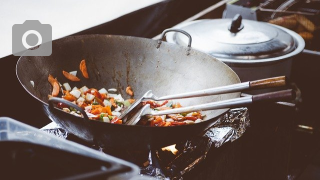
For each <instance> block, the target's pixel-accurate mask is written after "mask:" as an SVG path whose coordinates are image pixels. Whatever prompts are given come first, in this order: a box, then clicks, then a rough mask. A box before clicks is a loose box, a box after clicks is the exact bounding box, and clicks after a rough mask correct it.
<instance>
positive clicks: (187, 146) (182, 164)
mask: <svg viewBox="0 0 320 180" xmlns="http://www.w3.org/2000/svg"><path fill="white" fill-rule="evenodd" d="M249 125H250V119H249V112H248V109H247V108H236V109H231V110H230V111H228V112H227V113H226V114H225V115H224V116H222V117H221V118H220V119H218V120H217V121H216V122H215V123H214V125H213V126H212V127H210V128H209V129H207V130H206V131H205V132H204V133H203V135H202V136H198V137H194V138H193V139H190V140H188V141H186V142H184V143H180V144H176V146H175V148H176V149H177V150H178V152H176V153H175V154H173V153H172V152H169V151H167V150H164V151H163V150H162V149H160V150H157V151H156V152H155V153H156V156H157V159H158V160H159V163H160V164H162V166H161V167H160V168H159V167H156V166H155V165H154V164H155V163H153V162H152V159H151V157H150V158H149V165H148V166H146V167H142V168H141V169H142V170H141V173H143V174H147V175H150V176H153V177H156V178H157V179H168V178H169V179H181V177H182V176H183V175H184V174H186V173H187V172H189V171H191V170H192V169H193V168H194V167H196V166H197V165H198V164H200V163H201V162H202V161H203V160H204V159H205V158H206V156H207V153H208V152H209V150H210V148H211V147H212V146H214V147H216V148H219V147H220V146H222V145H223V144H225V143H227V142H233V141H235V140H237V139H238V138H240V137H241V136H242V135H243V133H244V132H245V131H246V128H247V127H248V126H249ZM153 159H154V158H153Z"/></svg>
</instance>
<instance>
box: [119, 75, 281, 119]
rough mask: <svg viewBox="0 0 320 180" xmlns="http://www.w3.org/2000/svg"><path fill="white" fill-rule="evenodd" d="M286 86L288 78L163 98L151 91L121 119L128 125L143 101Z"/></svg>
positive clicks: (137, 101)
mask: <svg viewBox="0 0 320 180" xmlns="http://www.w3.org/2000/svg"><path fill="white" fill-rule="evenodd" d="M284 85H286V77H285V76H279V77H273V78H267V79H260V80H255V81H249V82H243V83H238V84H232V85H227V86H222V87H215V88H209V89H203V90H198V91H193V92H187V93H181V94H174V95H167V96H162V97H157V96H156V95H154V94H153V93H152V91H151V90H149V91H147V92H146V93H145V94H144V95H143V96H142V97H141V98H139V99H138V100H136V101H135V102H134V103H133V104H132V105H131V106H130V107H129V108H128V109H127V110H126V111H124V112H123V113H122V114H121V116H120V117H119V118H120V119H122V120H123V121H124V122H126V124H127V118H128V116H129V114H130V112H132V111H135V109H136V108H137V107H138V105H139V104H140V103H141V101H143V100H154V101H163V100H170V99H182V98H192V97H201V96H209V95H217V94H224V93H232V92H241V91H243V90H249V89H261V88H270V87H279V86H284Z"/></svg>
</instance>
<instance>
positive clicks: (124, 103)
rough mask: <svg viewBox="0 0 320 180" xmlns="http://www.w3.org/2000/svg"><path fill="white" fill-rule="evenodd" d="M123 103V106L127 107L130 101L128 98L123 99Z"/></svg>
mask: <svg viewBox="0 0 320 180" xmlns="http://www.w3.org/2000/svg"><path fill="white" fill-rule="evenodd" d="M123 105H124V106H125V107H129V106H130V105H131V103H130V101H129V100H125V101H123Z"/></svg>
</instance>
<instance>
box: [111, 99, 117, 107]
mask: <svg viewBox="0 0 320 180" xmlns="http://www.w3.org/2000/svg"><path fill="white" fill-rule="evenodd" d="M110 103H111V104H112V106H113V107H117V104H116V102H115V101H114V99H113V98H111V99H110Z"/></svg>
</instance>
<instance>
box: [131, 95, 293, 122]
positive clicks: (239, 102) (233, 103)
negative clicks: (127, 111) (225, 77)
mask: <svg viewBox="0 0 320 180" xmlns="http://www.w3.org/2000/svg"><path fill="white" fill-rule="evenodd" d="M294 97H295V93H294V91H293V90H292V89H290V90H283V91H278V92H271V93H265V94H259V95H253V96H247V97H240V98H235V99H228V100H224V101H216V102H212V103H206V104H200V105H194V106H188V107H181V108H176V109H170V110H163V111H154V110H153V109H151V108H150V104H147V105H145V106H144V107H143V108H142V109H141V111H139V113H137V114H135V115H134V116H133V118H131V119H130V120H128V123H127V124H128V125H135V124H137V123H138V122H139V121H140V119H141V117H142V116H145V115H153V116H160V115H165V114H178V113H184V112H194V111H207V110H213V109H222V108H235V107H241V106H248V105H250V104H252V103H259V102H264V101H279V100H282V101H284V100H292V99H293V98H294Z"/></svg>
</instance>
